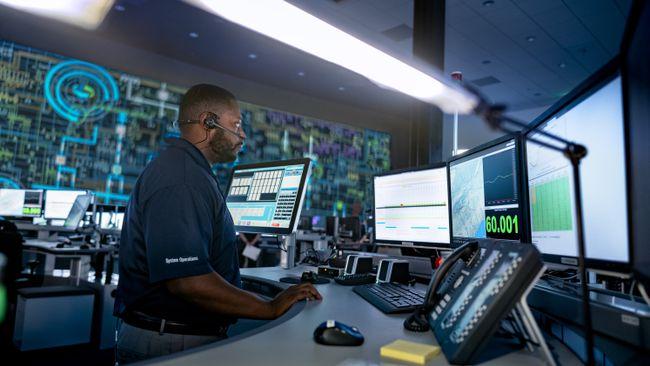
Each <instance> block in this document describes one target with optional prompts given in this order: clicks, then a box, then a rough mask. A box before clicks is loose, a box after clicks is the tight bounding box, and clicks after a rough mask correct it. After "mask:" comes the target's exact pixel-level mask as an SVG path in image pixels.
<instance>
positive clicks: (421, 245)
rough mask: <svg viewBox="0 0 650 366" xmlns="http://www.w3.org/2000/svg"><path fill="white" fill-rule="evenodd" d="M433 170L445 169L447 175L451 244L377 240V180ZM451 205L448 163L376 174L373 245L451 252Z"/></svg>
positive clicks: (450, 237)
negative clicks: (389, 176)
mask: <svg viewBox="0 0 650 366" xmlns="http://www.w3.org/2000/svg"><path fill="white" fill-rule="evenodd" d="M433 169H445V174H447V177H446V178H447V217H448V220H449V243H436V242H418V241H403V240H385V239H377V212H376V206H375V191H376V190H375V178H378V177H384V176H388V175H397V174H403V173H412V172H418V171H423V170H433ZM450 207H451V206H450V204H449V171H448V170H447V163H446V162H440V163H433V164H428V165H424V166H419V167H415V168H403V169H395V170H390V171H386V172H383V173H379V174H375V175H373V177H372V217H373V223H372V229H373V234H374V238H373V244H374V245H378V246H391V247H400V248H420V249H443V250H449V249H450V248H451V247H452V241H453V238H452V236H451V233H452V227H451V216H450V215H451V210H450Z"/></svg>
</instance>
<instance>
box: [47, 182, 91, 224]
mask: <svg viewBox="0 0 650 366" xmlns="http://www.w3.org/2000/svg"><path fill="white" fill-rule="evenodd" d="M86 193H87V192H86V191H70V190H57V189H48V190H46V191H45V210H44V211H43V216H44V217H45V218H46V219H55V220H65V219H67V218H68V214H69V213H70V210H71V209H72V205H73V204H74V200H75V199H77V196H80V195H82V194H86Z"/></svg>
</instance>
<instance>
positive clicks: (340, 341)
mask: <svg viewBox="0 0 650 366" xmlns="http://www.w3.org/2000/svg"><path fill="white" fill-rule="evenodd" d="M314 340H315V341H316V343H320V344H324V345H327V346H360V345H362V344H363V340H364V338H363V334H361V332H359V329H357V328H356V327H352V326H349V325H346V324H343V323H341V322H337V321H336V320H328V321H326V322H323V323H321V325H319V326H318V327H316V329H315V330H314Z"/></svg>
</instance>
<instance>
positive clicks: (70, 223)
mask: <svg viewBox="0 0 650 366" xmlns="http://www.w3.org/2000/svg"><path fill="white" fill-rule="evenodd" d="M91 201H92V196H91V195H89V194H82V195H80V196H77V198H76V199H75V200H74V203H73V204H72V208H71V209H70V213H69V214H68V217H67V218H66V219H65V223H64V224H63V226H65V227H66V228H68V229H76V228H77V227H79V223H81V220H83V218H84V216H86V212H87V211H88V206H90V202H91Z"/></svg>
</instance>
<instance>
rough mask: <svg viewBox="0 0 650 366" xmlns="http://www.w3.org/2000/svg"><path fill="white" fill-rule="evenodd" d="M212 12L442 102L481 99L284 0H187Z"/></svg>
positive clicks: (466, 109)
mask: <svg viewBox="0 0 650 366" xmlns="http://www.w3.org/2000/svg"><path fill="white" fill-rule="evenodd" d="M185 1H186V2H187V3H190V4H193V5H195V6H197V7H200V8H202V9H204V10H206V11H208V12H210V13H213V14H216V15H218V16H220V17H223V18H225V19H228V20H230V21H231V22H233V23H237V24H239V25H241V26H243V27H246V28H249V29H251V30H254V31H256V32H258V33H261V34H263V35H266V36H269V37H271V38H273V39H276V40H278V41H280V42H283V43H286V44H288V45H290V46H293V47H296V48H298V49H300V50H302V51H305V52H307V53H310V54H312V55H314V56H317V57H319V58H322V59H323V60H327V61H329V62H332V63H334V64H337V65H339V66H342V67H344V68H346V69H348V70H351V71H353V72H355V73H357V74H360V75H363V76H365V77H367V78H368V79H370V80H371V81H372V82H374V83H376V84H378V85H381V86H385V87H388V88H390V89H394V90H397V91H399V92H402V93H404V94H408V95H410V96H412V97H414V98H417V99H419V100H422V101H425V102H428V103H432V104H435V105H437V106H438V107H439V108H440V109H442V110H443V111H444V112H446V113H452V112H454V111H458V112H459V113H462V114H468V113H471V112H472V111H473V110H474V108H475V107H476V106H477V105H478V103H479V99H478V97H476V96H475V95H473V94H471V93H469V92H467V91H465V90H464V89H462V88H461V87H459V86H456V85H453V84H451V83H452V82H451V81H449V83H448V82H447V81H443V80H444V79H443V78H435V77H433V76H431V75H428V74H426V73H424V72H422V71H420V70H418V69H416V68H415V67H413V66H410V65H408V64H406V63H405V62H403V61H400V60H398V59H396V58H395V57H393V56H390V55H388V54H387V53H385V52H382V51H380V50H378V49H377V48H374V47H372V46H370V45H369V44H367V43H365V42H363V41H361V40H359V39H358V38H355V37H353V36H351V35H350V34H348V33H345V32H343V31H342V30H340V29H338V28H336V27H334V26H332V25H330V24H328V23H326V22H324V21H322V20H320V19H318V18H316V17H315V16H313V15H311V14H309V13H307V12H306V11H304V10H302V9H300V8H298V7H296V6H294V5H292V4H289V3H288V2H286V1H282V0H185Z"/></svg>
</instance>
